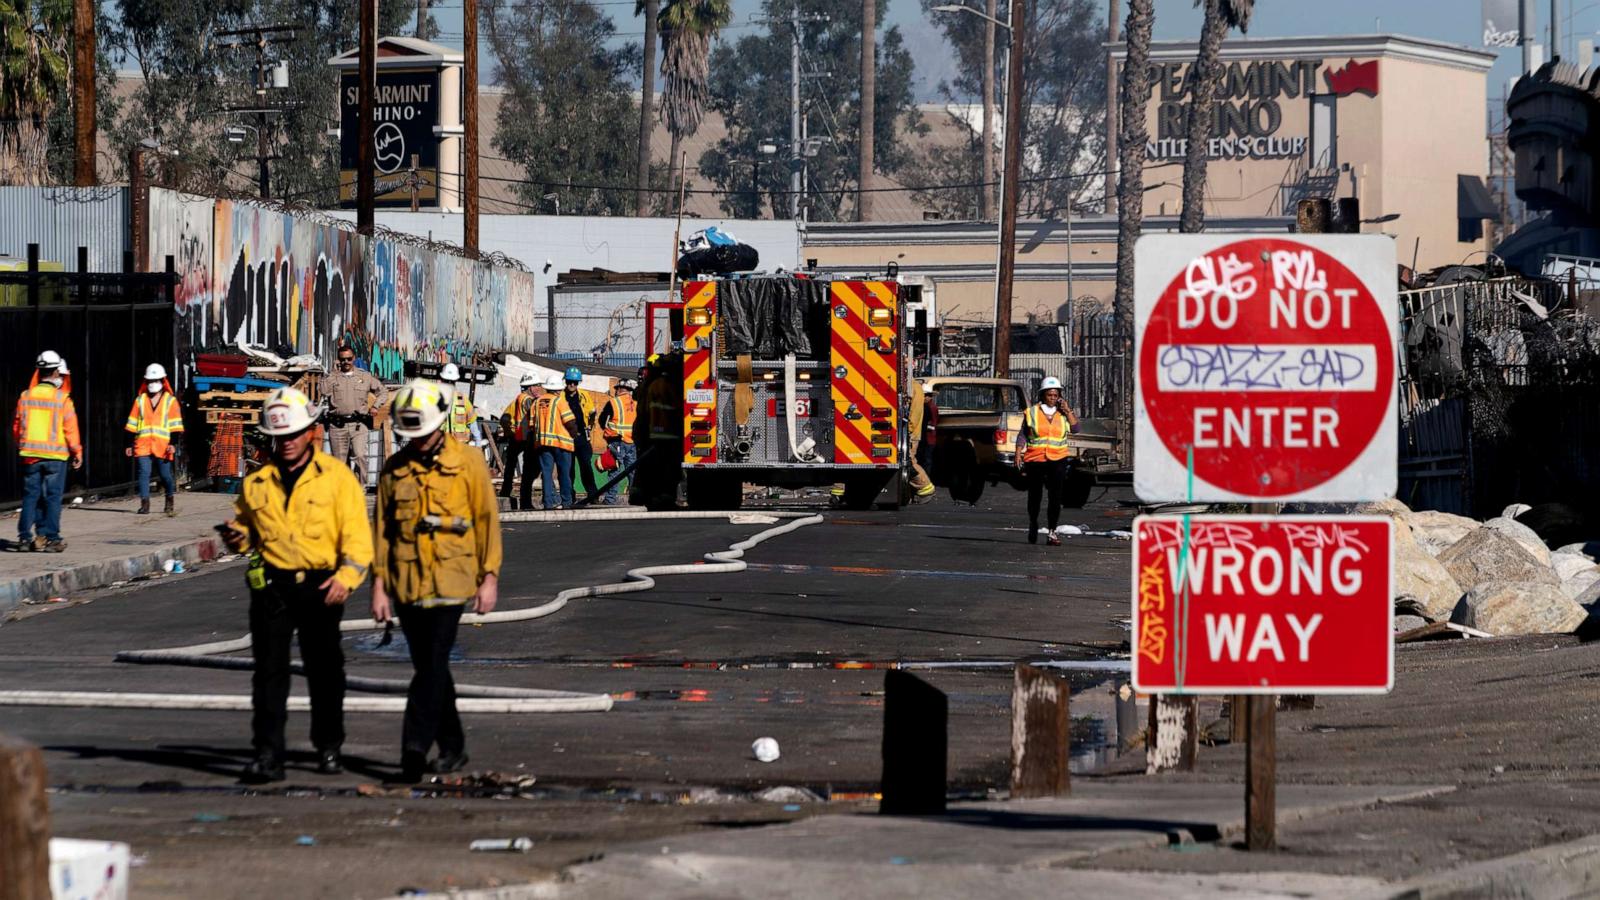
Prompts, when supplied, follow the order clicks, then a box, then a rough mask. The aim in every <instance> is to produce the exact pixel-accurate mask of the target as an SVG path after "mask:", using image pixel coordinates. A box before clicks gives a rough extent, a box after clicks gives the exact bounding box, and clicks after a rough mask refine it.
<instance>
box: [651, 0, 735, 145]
mask: <svg viewBox="0 0 1600 900" xmlns="http://www.w3.org/2000/svg"><path fill="white" fill-rule="evenodd" d="M732 19H733V7H732V5H731V4H730V2H729V0H667V2H666V4H665V5H663V6H662V7H661V13H660V15H659V16H658V17H657V20H656V25H657V26H658V27H659V28H660V29H661V75H662V77H663V78H664V79H665V80H666V86H665V88H664V89H663V90H662V92H661V115H662V118H664V119H666V122H667V132H668V133H670V134H671V135H672V155H671V156H670V157H669V159H670V160H671V161H672V164H673V165H677V164H678V159H679V152H678V151H679V146H680V145H681V144H682V143H683V139H684V138H686V137H689V136H690V135H692V134H694V133H695V130H696V129H697V128H699V127H700V117H701V116H702V115H704V114H705V109H706V100H707V98H709V97H710V94H711V92H710V89H709V88H708V87H707V86H706V81H707V79H708V77H709V74H710V63H711V39H712V38H714V37H716V35H717V31H718V30H719V29H721V28H722V26H724V25H726V24H728V22H730V21H732Z"/></svg>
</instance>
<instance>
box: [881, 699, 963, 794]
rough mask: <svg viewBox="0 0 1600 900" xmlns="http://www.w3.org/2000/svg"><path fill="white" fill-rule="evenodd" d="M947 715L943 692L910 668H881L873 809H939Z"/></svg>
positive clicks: (942, 792)
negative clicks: (878, 781)
mask: <svg viewBox="0 0 1600 900" xmlns="http://www.w3.org/2000/svg"><path fill="white" fill-rule="evenodd" d="M949 716H950V707H949V701H948V700H947V699H946V698H945V695H944V692H943V691H941V690H939V689H938V688H936V687H934V686H933V685H931V684H928V683H927V682H926V681H923V680H922V679H920V678H918V677H917V676H915V675H912V674H911V673H909V672H902V671H900V670H898V669H890V670H889V671H888V672H885V673H884V678H883V781H882V790H883V799H882V800H881V801H880V802H879V803H878V812H880V813H883V814H884V815H899V816H925V815H938V814H939V813H942V812H944V801H945V797H944V795H945V767H946V758H947V755H948V751H949V746H948V742H949V735H948V733H947V731H946V727H947V723H948V719H949Z"/></svg>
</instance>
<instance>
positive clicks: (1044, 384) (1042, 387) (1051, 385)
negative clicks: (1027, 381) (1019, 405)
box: [1039, 375, 1061, 394]
mask: <svg viewBox="0 0 1600 900" xmlns="http://www.w3.org/2000/svg"><path fill="white" fill-rule="evenodd" d="M1049 390H1057V391H1059V390H1061V379H1059V378H1057V377H1055V376H1054V375H1049V376H1046V377H1045V379H1044V380H1043V381H1041V382H1039V393H1041V394H1042V393H1044V392H1045V391H1049Z"/></svg>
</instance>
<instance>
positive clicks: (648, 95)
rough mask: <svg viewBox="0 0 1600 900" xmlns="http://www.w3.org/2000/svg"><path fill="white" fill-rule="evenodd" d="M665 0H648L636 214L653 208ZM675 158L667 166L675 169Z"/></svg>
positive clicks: (645, 19)
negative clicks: (653, 142) (659, 29)
mask: <svg viewBox="0 0 1600 900" xmlns="http://www.w3.org/2000/svg"><path fill="white" fill-rule="evenodd" d="M660 14H661V0H644V77H643V78H641V79H639V165H638V172H637V174H636V175H635V184H636V185H637V189H636V190H635V191H634V192H633V214H634V215H636V216H641V217H642V216H643V215H644V214H645V213H646V212H648V211H649V209H650V193H649V187H650V133H651V131H653V130H654V128H655V116H656V103H655V95H656V16H658V15H660ZM671 167H672V166H671V162H670V161H669V162H668V165H667V168H668V169H669V170H670V169H671Z"/></svg>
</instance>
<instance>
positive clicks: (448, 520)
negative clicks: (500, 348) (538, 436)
mask: <svg viewBox="0 0 1600 900" xmlns="http://www.w3.org/2000/svg"><path fill="white" fill-rule="evenodd" d="M453 399H454V398H453V397H452V396H451V392H450V391H449V390H447V389H445V388H442V387H440V386H439V385H437V384H434V383H432V382H428V381H413V382H411V383H410V384H408V385H406V386H405V387H404V388H402V389H401V390H400V392H399V393H398V394H397V395H395V399H394V404H393V406H392V416H393V422H394V425H393V427H394V431H395V433H396V434H399V435H400V436H401V437H404V438H406V440H407V443H406V446H405V449H403V450H401V451H400V452H399V453H397V454H395V455H394V456H392V457H390V459H389V462H388V463H387V464H385V465H384V467H383V474H382V475H381V476H380V477H379V479H378V508H377V527H376V545H377V556H376V562H375V564H374V571H373V577H372V617H373V618H374V619H376V620H377V621H379V622H388V621H389V620H390V619H392V618H394V617H395V616H396V614H398V616H399V619H400V628H401V630H403V631H404V632H405V636H406V644H407V646H408V647H409V648H410V651H411V664H412V666H413V668H414V669H415V672H414V674H413V676H412V678H411V689H410V691H409V692H408V694H407V696H406V714H405V721H404V724H403V725H402V727H401V734H400V768H401V778H402V779H404V780H408V781H417V780H420V779H421V778H422V776H423V773H424V772H430V771H431V772H434V773H444V772H454V771H456V770H457V769H460V768H461V767H462V766H464V765H466V764H467V748H466V736H465V734H464V733H463V732H462V729H461V717H460V715H459V714H458V713H457V711H456V692H455V682H454V681H453V680H452V679H451V677H450V650H451V648H452V647H453V646H454V645H455V640H456V629H457V627H458V626H459V625H460V622H461V614H462V612H463V611H464V610H465V608H466V606H467V605H468V604H471V605H472V611H473V612H475V613H478V614H480V615H482V614H485V613H488V612H491V611H492V610H493V609H494V606H495V599H496V597H497V593H498V585H499V579H500V558H501V554H500V519H499V517H498V508H497V505H496V502H495V496H494V484H493V482H492V481H491V480H490V478H489V467H488V466H487V465H486V464H485V463H484V461H483V455H482V454H480V453H476V452H474V451H472V450H471V449H469V448H467V447H465V446H463V445H462V444H461V442H460V441H458V440H456V439H455V437H453V436H452V435H450V434H448V433H446V432H445V430H444V427H445V421H446V419H447V418H448V417H449V414H450V408H451V405H452V400H453ZM435 744H437V745H438V747H439V755H438V757H437V758H435V759H434V760H433V761H432V762H429V761H428V751H429V750H430V749H432V748H433V746H434V745H435Z"/></svg>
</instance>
